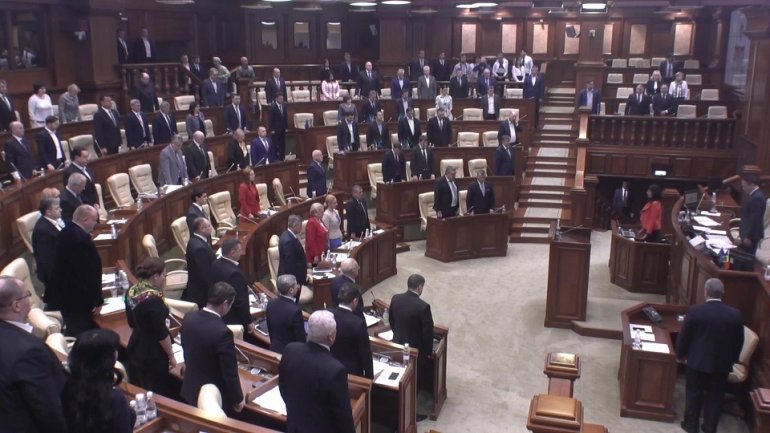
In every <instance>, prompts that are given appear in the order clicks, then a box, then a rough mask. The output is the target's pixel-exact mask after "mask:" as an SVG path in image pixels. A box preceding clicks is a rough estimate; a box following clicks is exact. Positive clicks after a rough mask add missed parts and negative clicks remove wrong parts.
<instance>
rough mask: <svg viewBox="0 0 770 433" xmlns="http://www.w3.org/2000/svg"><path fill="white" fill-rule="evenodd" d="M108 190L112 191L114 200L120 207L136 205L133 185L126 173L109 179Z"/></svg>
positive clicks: (116, 174) (114, 175) (117, 174)
mask: <svg viewBox="0 0 770 433" xmlns="http://www.w3.org/2000/svg"><path fill="white" fill-rule="evenodd" d="M107 189H108V190H109V191H110V195H111V196H112V200H113V201H114V202H115V204H116V205H117V206H118V207H128V206H131V205H133V204H134V197H133V196H132V195H131V185H130V184H129V181H128V175H127V174H126V173H115V174H113V175H112V176H110V177H108V178H107Z"/></svg>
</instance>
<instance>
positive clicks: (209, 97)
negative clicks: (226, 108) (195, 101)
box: [201, 68, 227, 107]
mask: <svg viewBox="0 0 770 433" xmlns="http://www.w3.org/2000/svg"><path fill="white" fill-rule="evenodd" d="M226 91H227V89H224V88H223V86H222V85H221V84H220V83H219V71H218V70H217V68H211V69H209V77H208V78H206V79H205V80H203V85H202V86H201V105H202V106H204V107H221V106H223V105H225V92H226Z"/></svg>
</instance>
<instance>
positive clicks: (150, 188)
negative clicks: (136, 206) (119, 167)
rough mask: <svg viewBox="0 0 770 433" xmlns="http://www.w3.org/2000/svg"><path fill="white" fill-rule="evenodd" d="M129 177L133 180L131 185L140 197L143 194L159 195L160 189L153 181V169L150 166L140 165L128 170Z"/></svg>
mask: <svg viewBox="0 0 770 433" xmlns="http://www.w3.org/2000/svg"><path fill="white" fill-rule="evenodd" d="M128 177H129V178H130V179H131V185H133V186H134V190H135V191H136V193H137V194H139V195H140V196H141V195H142V194H147V195H155V194H157V193H158V187H157V185H155V182H154V181H153V180H152V167H151V166H150V164H139V165H135V166H133V167H129V168H128Z"/></svg>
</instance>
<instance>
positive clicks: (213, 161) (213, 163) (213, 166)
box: [207, 150, 219, 176]
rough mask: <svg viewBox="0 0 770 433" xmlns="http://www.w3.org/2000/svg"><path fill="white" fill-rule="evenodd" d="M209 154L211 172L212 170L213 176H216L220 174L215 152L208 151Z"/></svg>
mask: <svg viewBox="0 0 770 433" xmlns="http://www.w3.org/2000/svg"><path fill="white" fill-rule="evenodd" d="M207 153H208V154H209V170H211V175H212V176H216V175H218V174H219V173H218V172H217V160H216V158H214V152H212V151H210V150H209V151H208V152H207Z"/></svg>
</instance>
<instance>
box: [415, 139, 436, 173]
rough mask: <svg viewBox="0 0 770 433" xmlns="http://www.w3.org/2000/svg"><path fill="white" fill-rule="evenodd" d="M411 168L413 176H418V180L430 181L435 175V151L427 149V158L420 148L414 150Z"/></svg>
mask: <svg viewBox="0 0 770 433" xmlns="http://www.w3.org/2000/svg"><path fill="white" fill-rule="evenodd" d="M426 157H427V158H426ZM411 168H412V176H417V178H418V179H430V176H431V175H432V174H433V149H431V148H430V147H426V148H425V157H423V154H422V149H420V147H419V146H418V147H416V148H414V149H413V150H412V164H411Z"/></svg>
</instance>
